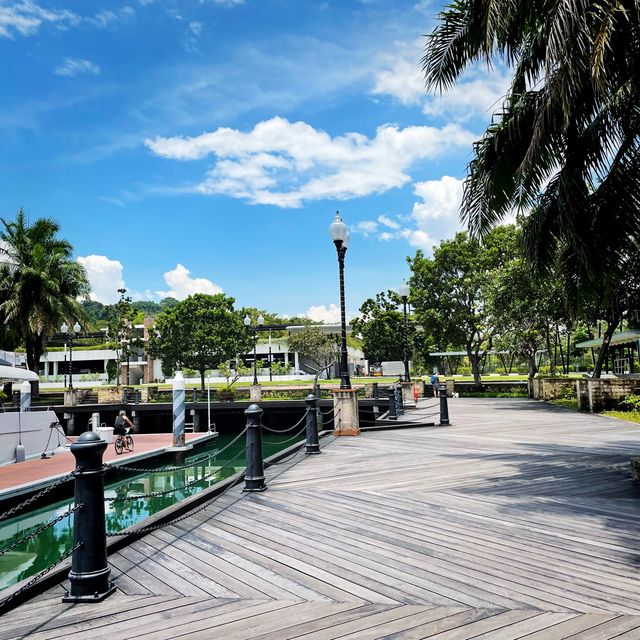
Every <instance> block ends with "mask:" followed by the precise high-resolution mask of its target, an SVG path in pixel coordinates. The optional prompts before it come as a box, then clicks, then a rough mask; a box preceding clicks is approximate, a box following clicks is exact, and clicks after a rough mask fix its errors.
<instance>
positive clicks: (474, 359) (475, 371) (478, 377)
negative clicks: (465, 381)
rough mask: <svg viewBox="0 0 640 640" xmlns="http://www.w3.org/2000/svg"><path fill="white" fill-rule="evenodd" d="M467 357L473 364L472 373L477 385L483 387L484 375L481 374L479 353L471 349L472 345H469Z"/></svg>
mask: <svg viewBox="0 0 640 640" xmlns="http://www.w3.org/2000/svg"><path fill="white" fill-rule="evenodd" d="M467 357H468V358H469V364H470V365H471V374H472V375H473V381H474V382H475V386H476V387H482V376H481V374H480V363H479V362H478V353H477V351H476V353H474V352H473V351H471V347H470V346H469V347H467Z"/></svg>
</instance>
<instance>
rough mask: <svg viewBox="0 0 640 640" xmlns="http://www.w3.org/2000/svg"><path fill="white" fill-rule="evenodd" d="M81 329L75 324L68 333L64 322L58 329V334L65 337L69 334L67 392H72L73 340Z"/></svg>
mask: <svg viewBox="0 0 640 640" xmlns="http://www.w3.org/2000/svg"><path fill="white" fill-rule="evenodd" d="M81 329H82V327H81V326H80V324H79V323H78V322H76V323H75V324H74V325H73V327H72V332H71V333H69V327H68V326H67V323H66V322H63V323H62V326H61V327H60V333H62V334H63V335H65V336H66V335H67V333H69V386H68V387H67V388H68V389H69V391H73V339H74V338H75V337H76V336H77V335H78V334H79V333H80V330H81Z"/></svg>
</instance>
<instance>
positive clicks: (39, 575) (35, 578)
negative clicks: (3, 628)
mask: <svg viewBox="0 0 640 640" xmlns="http://www.w3.org/2000/svg"><path fill="white" fill-rule="evenodd" d="M81 546H82V542H78V543H77V544H75V545H74V546H73V548H72V549H70V550H69V551H67V553H65V554H64V555H62V556H61V557H60V558H58V560H56V561H55V562H54V563H53V564H51V565H49V566H48V567H47V568H46V569H43V570H42V571H41V572H40V573H37V574H36V575H35V576H33V578H31V580H29V582H27V583H26V584H23V585H22V586H21V587H20V588H19V589H18V590H17V591H14V592H13V593H12V594H11V595H10V596H9V597H8V598H5V599H4V600H2V601H0V615H2V610H3V609H5V608H6V607H7V605H8V604H9V603H10V602H11V601H12V600H13V599H14V598H17V597H18V596H19V595H21V594H22V593H24V592H25V591H26V590H27V589H30V588H31V587H32V586H33V585H34V584H35V583H36V582H38V580H40V579H42V578H44V577H45V576H46V575H47V574H48V573H49V572H50V571H51V570H52V569H55V568H56V567H57V566H58V565H59V564H61V563H62V562H64V561H65V560H66V559H67V558H69V557H70V556H72V555H73V553H74V552H75V551H76V550H77V549H79V548H80V547H81Z"/></svg>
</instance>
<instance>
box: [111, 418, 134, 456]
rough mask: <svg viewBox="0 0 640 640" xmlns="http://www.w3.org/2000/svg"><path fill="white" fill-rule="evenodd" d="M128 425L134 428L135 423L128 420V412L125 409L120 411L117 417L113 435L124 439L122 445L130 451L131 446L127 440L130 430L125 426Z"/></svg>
mask: <svg viewBox="0 0 640 640" xmlns="http://www.w3.org/2000/svg"><path fill="white" fill-rule="evenodd" d="M127 424H128V425H129V427H133V423H132V422H131V420H129V418H127V412H126V411H125V410H124V409H120V412H119V413H118V415H117V416H116V421H115V423H114V425H113V435H114V436H116V437H122V444H123V445H124V446H125V447H127V449H128V448H129V446H128V442H127V438H126V435H127V432H128V429H127V427H126V426H125V425H127Z"/></svg>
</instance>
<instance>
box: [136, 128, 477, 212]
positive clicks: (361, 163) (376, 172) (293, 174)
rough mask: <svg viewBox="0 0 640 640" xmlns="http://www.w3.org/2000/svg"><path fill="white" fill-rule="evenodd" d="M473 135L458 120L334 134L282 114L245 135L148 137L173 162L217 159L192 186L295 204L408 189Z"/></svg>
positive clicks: (198, 189) (261, 200)
mask: <svg viewBox="0 0 640 640" xmlns="http://www.w3.org/2000/svg"><path fill="white" fill-rule="evenodd" d="M474 139H475V136H474V135H473V134H472V133H470V132H469V131H466V130H465V129H463V128H462V127H460V126H459V125H456V124H447V125H445V126H443V127H442V128H437V127H426V126H413V127H406V128H404V129H401V128H399V127H397V126H394V125H382V126H380V127H378V129H377V131H376V134H375V136H374V137H373V138H368V137H367V136H365V135H362V134H360V133H355V132H349V133H345V134H344V135H341V136H336V137H331V136H330V135H329V134H328V133H326V132H325V131H322V130H318V129H315V128H313V127H312V126H311V125H309V124H307V123H305V122H293V123H292V122H289V121H288V120H286V119H284V118H278V117H276V118H271V119H270V120H266V121H263V122H260V123H258V124H257V125H256V126H255V127H254V128H253V129H252V130H251V131H249V132H246V133H245V132H242V131H238V130H237V129H230V128H227V127H221V128H219V129H217V130H215V131H213V132H210V133H204V134H202V135H199V136H195V137H180V136H176V137H172V138H162V137H157V138H154V139H147V140H146V141H145V144H146V145H147V147H149V149H151V151H152V152H153V153H155V154H156V155H158V156H161V157H163V158H170V159H173V160H199V159H203V158H206V157H207V156H210V155H212V156H215V158H216V164H215V166H214V167H213V168H212V169H211V170H210V171H209V172H208V174H207V175H206V177H205V179H204V180H203V181H202V182H200V183H199V184H197V185H196V186H195V187H193V188H191V190H192V191H195V192H197V193H202V194H224V195H228V196H231V197H235V198H242V199H246V200H248V201H249V202H250V203H252V204H270V205H275V206H278V207H293V208H295V207H300V206H302V203H303V202H304V201H307V200H320V199H325V198H332V199H338V200H346V199H348V198H355V197H361V196H366V195H371V194H374V193H383V192H385V191H388V190H389V189H392V188H394V187H401V186H403V185H404V184H406V183H407V182H409V181H410V180H411V176H410V175H408V173H407V172H408V170H409V169H410V167H411V166H412V165H413V164H414V163H415V162H417V161H419V160H424V159H426V158H436V157H439V156H441V155H444V154H445V153H446V152H447V151H450V150H451V148H452V147H465V146H468V145H470V144H471V143H472V142H473V140H474Z"/></svg>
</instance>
